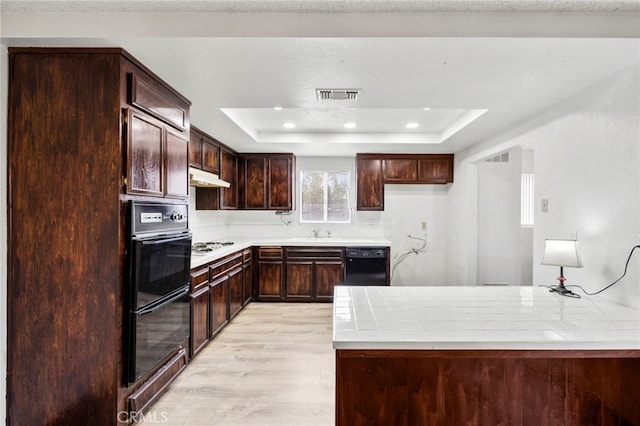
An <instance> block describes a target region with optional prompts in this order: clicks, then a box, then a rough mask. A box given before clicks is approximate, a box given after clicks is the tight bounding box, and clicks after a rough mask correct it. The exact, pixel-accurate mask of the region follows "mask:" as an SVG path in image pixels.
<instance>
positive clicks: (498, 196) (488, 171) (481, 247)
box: [477, 149, 521, 285]
mask: <svg viewBox="0 0 640 426" xmlns="http://www.w3.org/2000/svg"><path fill="white" fill-rule="evenodd" d="M508 154H509V161H508V162H487V161H480V162H478V164H477V169H478V215H477V217H478V278H477V280H478V284H479V285H520V284H521V280H520V272H521V271H520V253H519V250H517V247H518V245H519V237H520V233H519V231H520V226H519V225H520V224H519V220H520V199H519V195H520V173H521V172H520V170H521V164H520V163H521V162H520V150H519V149H514V150H511V151H510V152H509V153H508Z"/></svg>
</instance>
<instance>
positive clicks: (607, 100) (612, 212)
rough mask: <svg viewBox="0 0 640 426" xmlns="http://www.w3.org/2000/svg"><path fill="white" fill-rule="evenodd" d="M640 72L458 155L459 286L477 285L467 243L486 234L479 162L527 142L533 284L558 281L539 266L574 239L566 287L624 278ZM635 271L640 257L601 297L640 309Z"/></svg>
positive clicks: (455, 244)
mask: <svg viewBox="0 0 640 426" xmlns="http://www.w3.org/2000/svg"><path fill="white" fill-rule="evenodd" d="M639 69H640V65H638V64H635V65H634V66H631V67H629V68H627V69H625V70H622V71H621V72H619V73H617V74H615V75H613V76H610V77H609V78H607V79H605V80H604V81H601V82H599V83H597V84H595V85H593V86H591V87H589V88H587V89H585V90H583V91H582V92H580V93H577V94H576V95H574V96H572V97H571V98H569V99H567V100H565V101H563V102H561V103H559V104H557V105H555V106H553V107H551V108H550V109H548V110H546V111H544V112H542V113H541V114H540V115H539V116H536V117H531V118H530V120H528V121H527V122H526V123H523V125H522V126H521V127H519V128H514V129H510V131H509V136H508V137H505V138H499V137H498V138H496V139H495V140H492V141H487V142H486V143H484V144H479V145H477V146H475V147H473V148H472V149H470V150H468V151H466V152H462V153H458V154H457V159H456V183H455V184H454V185H453V186H452V188H451V191H450V193H449V200H448V202H449V212H450V215H449V219H450V221H453V222H455V223H456V225H455V226H451V232H450V233H449V234H448V241H447V247H448V257H447V274H448V276H449V277H454V276H455V277H457V278H456V281H455V282H457V283H460V284H461V283H468V284H470V285H475V284H476V282H477V280H476V279H475V278H476V277H475V276H474V273H475V272H474V265H473V264H472V261H471V259H473V258H474V257H475V254H474V252H473V247H471V246H470V244H469V241H474V242H475V241H476V240H475V239H474V238H475V237H474V235H475V233H477V232H479V231H478V230H477V229H476V228H475V227H476V222H475V221H476V218H477V215H478V212H477V208H476V207H474V206H473V205H472V204H473V201H472V200H473V198H474V197H475V196H476V195H477V183H478V179H477V176H476V174H477V170H476V168H477V167H476V165H475V162H477V161H479V160H481V159H483V158H486V157H488V156H491V155H492V154H495V153H497V152H501V151H505V150H508V149H511V148H513V147H516V146H520V145H523V144H526V145H527V146H533V150H534V168H535V175H536V191H535V192H536V197H535V203H536V206H537V210H536V219H535V220H536V225H535V227H534V234H533V265H532V268H533V285H554V284H556V283H557V281H556V277H557V276H558V273H559V271H558V270H557V268H554V267H550V266H543V265H540V262H541V259H542V254H543V247H544V239H545V238H569V237H571V236H573V235H575V234H576V233H577V236H578V239H579V241H580V252H581V256H582V261H583V263H584V268H581V269H569V268H567V270H565V276H566V277H567V278H568V279H569V281H568V282H567V284H568V285H570V284H572V283H574V284H580V285H582V286H583V287H585V288H586V289H587V290H589V291H595V290H597V289H600V288H602V287H604V286H605V285H607V284H608V283H611V282H613V281H614V280H615V279H616V278H617V277H618V276H619V275H620V274H621V273H622V271H623V269H624V263H625V261H626V259H627V256H628V253H629V251H630V250H631V248H632V247H633V246H634V245H635V244H637V243H638V238H639V237H638V231H639V230H640V182H639V181H640V179H639V175H640V154H639V151H640V118H639V117H640V87H639V81H640V71H639ZM543 198H546V199H548V200H549V212H548V213H541V212H540V202H541V199H543ZM467 203H468V207H466V206H467ZM525 239H526V236H525V237H523V241H524V240H525ZM523 244H524V242H523ZM465 254H466V255H467V262H465V259H464V256H465ZM638 269H640V253H638V254H636V255H635V258H634V260H633V261H632V262H631V263H630V267H629V273H628V275H627V277H626V278H625V279H624V280H623V281H621V282H620V283H619V284H617V285H616V286H614V287H612V288H611V289H610V290H607V291H606V292H604V293H602V297H605V298H608V299H611V300H615V301H617V302H620V303H624V304H628V305H631V306H635V307H639V306H640V274H639V272H638Z"/></svg>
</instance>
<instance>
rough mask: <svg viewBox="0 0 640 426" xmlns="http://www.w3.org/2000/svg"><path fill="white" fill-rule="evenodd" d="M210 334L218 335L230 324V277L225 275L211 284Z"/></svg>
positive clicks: (211, 335)
mask: <svg viewBox="0 0 640 426" xmlns="http://www.w3.org/2000/svg"><path fill="white" fill-rule="evenodd" d="M209 302H210V307H209V333H210V337H213V336H215V335H216V334H218V332H219V331H220V330H222V328H223V327H224V326H225V325H226V324H227V322H229V276H228V275H223V276H222V277H220V278H218V279H217V280H215V281H213V282H212V283H211V284H210V294H209Z"/></svg>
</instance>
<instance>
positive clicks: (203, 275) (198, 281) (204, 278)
mask: <svg viewBox="0 0 640 426" xmlns="http://www.w3.org/2000/svg"><path fill="white" fill-rule="evenodd" d="M208 283H209V268H205V269H200V270H197V271H191V291H196V290H198V289H200V288H201V287H202V286H205V285H207V284H208Z"/></svg>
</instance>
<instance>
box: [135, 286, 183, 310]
mask: <svg viewBox="0 0 640 426" xmlns="http://www.w3.org/2000/svg"><path fill="white" fill-rule="evenodd" d="M187 293H189V286H186V287H185V288H183V289H182V290H180V291H179V292H178V293H176V294H175V295H174V296H172V297H170V298H168V299H166V300H162V301H160V302H158V304H154V305H151V306H149V307H146V308H144V309H140V310H139V311H138V312H136V313H137V314H138V315H147V314H151V313H153V312H155V311H157V310H159V309H162V308H164V307H165V306H167V305H168V304H169V303H173V302H175V301H176V300H178V299H180V298H181V297H183V296H184V295H185V294H187Z"/></svg>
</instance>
